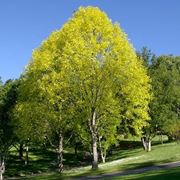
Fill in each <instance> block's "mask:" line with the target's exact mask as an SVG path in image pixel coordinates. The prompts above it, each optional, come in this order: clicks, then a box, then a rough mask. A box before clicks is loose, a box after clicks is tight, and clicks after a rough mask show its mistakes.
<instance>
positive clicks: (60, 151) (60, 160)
mask: <svg viewBox="0 0 180 180" xmlns="http://www.w3.org/2000/svg"><path fill="white" fill-rule="evenodd" d="M58 167H59V172H60V173H61V172H62V171H63V135H62V133H60V134H59V147H58Z"/></svg>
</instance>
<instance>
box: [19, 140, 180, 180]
mask: <svg viewBox="0 0 180 180" xmlns="http://www.w3.org/2000/svg"><path fill="white" fill-rule="evenodd" d="M119 159H120V160H119ZM107 160H108V161H109V162H107V163H106V164H100V166H99V170H98V171H95V172H94V171H93V172H92V171H91V167H90V166H86V167H81V168H72V169H71V170H65V171H64V175H63V176H64V178H68V177H72V176H76V177H79V176H86V175H95V174H104V173H110V172H117V171H123V170H125V169H126V170H127V169H135V168H140V167H144V166H152V165H157V164H161V163H166V162H172V161H180V144H177V143H167V144H164V145H156V146H153V149H152V152H149V153H147V152H144V151H143V150H142V148H136V149H131V150H117V151H116V152H114V153H113V155H112V156H111V157H109V158H108V159H107ZM179 170H180V168H173V169H167V170H161V171H159V170H158V171H153V172H146V173H142V175H141V174H138V175H130V176H124V177H123V178H122V177H121V178H115V179H125V178H126V179H128V178H129V179H133V178H134V179H143V178H145V177H146V176H147V177H148V178H150V179H153V178H155V177H156V178H158V179H159V178H161V177H162V179H163V174H162V173H165V174H167V177H168V176H174V177H176V176H180V173H177V172H178V171H179ZM173 173H174V174H173ZM23 179H32V180H40V179H49V180H51V179H52V180H53V179H62V177H61V176H60V175H59V174H58V173H50V174H45V175H40V176H37V177H30V178H23Z"/></svg>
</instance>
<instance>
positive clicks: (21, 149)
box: [19, 143, 23, 161]
mask: <svg viewBox="0 0 180 180" xmlns="http://www.w3.org/2000/svg"><path fill="white" fill-rule="evenodd" d="M19 159H20V160H21V161H22V160H23V144H22V143H20V144H19Z"/></svg>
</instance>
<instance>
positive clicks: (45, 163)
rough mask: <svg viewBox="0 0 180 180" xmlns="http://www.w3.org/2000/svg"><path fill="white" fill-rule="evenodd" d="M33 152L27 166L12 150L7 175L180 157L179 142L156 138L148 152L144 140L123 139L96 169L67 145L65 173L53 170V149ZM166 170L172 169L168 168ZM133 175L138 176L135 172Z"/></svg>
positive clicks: (36, 175)
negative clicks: (164, 141) (168, 141)
mask: <svg viewBox="0 0 180 180" xmlns="http://www.w3.org/2000/svg"><path fill="white" fill-rule="evenodd" d="M30 152H31V153H30V164H29V166H28V167H25V166H24V165H22V162H20V161H19V160H18V157H17V154H16V153H15V151H14V152H13V153H12V154H11V157H10V159H9V162H8V166H7V171H6V174H5V175H6V177H12V176H16V177H19V178H21V179H32V180H36V179H50V180H51V179H62V178H68V177H80V176H87V175H96V174H104V173H111V172H119V171H123V170H128V169H136V168H141V167H145V166H153V165H158V164H161V163H167V162H173V161H180V144H177V143H176V142H172V143H165V144H163V145H161V144H157V142H156V141H154V145H153V147H152V151H151V152H148V153H147V152H145V151H144V150H143V149H142V147H141V143H140V142H138V141H137V142H136V141H122V142H121V144H120V146H119V147H118V148H116V149H114V150H113V153H112V155H111V156H109V157H107V163H105V164H100V165H99V169H98V170H97V171H92V170H91V166H90V165H88V164H90V161H89V160H86V159H84V157H83V155H82V153H80V154H79V156H78V157H75V155H74V152H73V151H72V150H70V149H68V151H66V152H65V155H64V161H65V170H64V173H63V177H62V176H60V175H59V174H58V173H55V172H54V171H55V161H54V160H55V159H56V154H55V153H54V152H53V151H50V150H46V149H30ZM166 171H167V173H170V172H169V171H168V170H166ZM148 174H149V173H148ZM150 174H151V173H150ZM159 174H161V171H159ZM23 176H29V178H27V177H24V178H23ZM137 176H138V175H137ZM152 176H155V173H154V174H152ZM132 177H133V178H136V175H134V176H132ZM148 177H149V176H148ZM142 178H143V176H142Z"/></svg>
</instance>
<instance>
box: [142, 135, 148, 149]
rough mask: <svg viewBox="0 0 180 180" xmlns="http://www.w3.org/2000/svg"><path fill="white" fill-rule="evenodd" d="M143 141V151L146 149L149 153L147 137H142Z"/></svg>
mask: <svg viewBox="0 0 180 180" xmlns="http://www.w3.org/2000/svg"><path fill="white" fill-rule="evenodd" d="M141 141H142V144H143V149H144V150H145V151H147V143H146V140H145V137H142V138H141Z"/></svg>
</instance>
